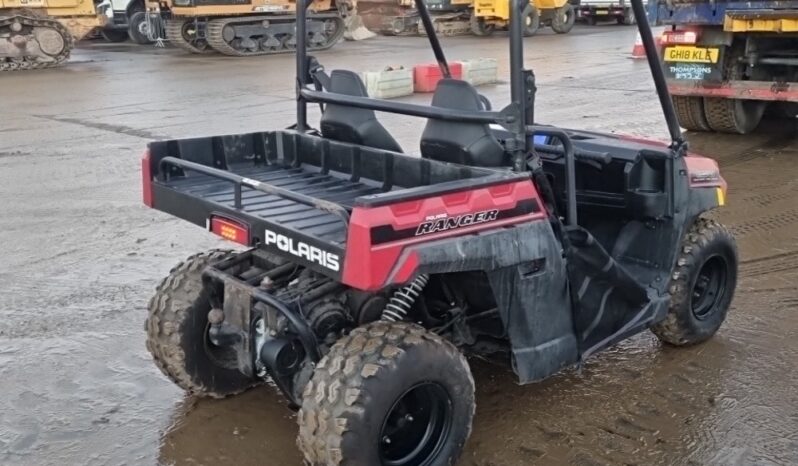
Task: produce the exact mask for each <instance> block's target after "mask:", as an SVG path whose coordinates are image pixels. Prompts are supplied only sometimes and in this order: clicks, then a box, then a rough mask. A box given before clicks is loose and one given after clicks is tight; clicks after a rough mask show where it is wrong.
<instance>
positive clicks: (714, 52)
mask: <svg viewBox="0 0 798 466" xmlns="http://www.w3.org/2000/svg"><path fill="white" fill-rule="evenodd" d="M718 57H720V49H718V48H717V47H692V46H684V45H678V46H676V47H666V48H665V61H666V62H680V63H717V62H718Z"/></svg>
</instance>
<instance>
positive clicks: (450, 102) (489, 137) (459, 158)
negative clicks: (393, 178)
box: [421, 79, 509, 167]
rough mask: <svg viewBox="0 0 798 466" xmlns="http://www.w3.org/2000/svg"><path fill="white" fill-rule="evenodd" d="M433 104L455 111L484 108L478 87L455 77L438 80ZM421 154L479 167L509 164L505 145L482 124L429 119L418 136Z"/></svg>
mask: <svg viewBox="0 0 798 466" xmlns="http://www.w3.org/2000/svg"><path fill="white" fill-rule="evenodd" d="M432 105H433V106H434V107H443V108H451V109H456V110H482V109H483V107H482V101H481V100H480V98H479V93H477V90H476V89H474V87H473V86H471V85H470V84H468V83H467V82H465V81H461V80H458V79H442V80H440V81H438V87H437V89H436V90H435V94H434V95H433V96H432ZM421 156H422V157H425V158H429V159H435V160H440V161H443V162H453V163H459V164H462V165H472V166H480V167H499V166H503V165H508V164H509V157H508V156H507V155H506V154H505V151H504V147H502V145H501V143H500V142H499V141H498V139H496V137H495V136H494V135H493V132H492V131H491V129H490V126H489V125H487V124H482V123H464V122H459V121H442V120H432V119H430V120H428V121H427V126H426V127H425V128H424V132H423V133H422V135H421Z"/></svg>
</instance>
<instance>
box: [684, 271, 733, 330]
mask: <svg viewBox="0 0 798 466" xmlns="http://www.w3.org/2000/svg"><path fill="white" fill-rule="evenodd" d="M727 279H728V264H727V263H726V260H725V259H723V257H721V256H712V257H710V258H709V259H707V260H706V261H705V262H704V265H702V266H701V269H700V270H699V271H698V276H696V280H695V283H693V290H692V296H691V303H690V304H691V307H692V311H693V315H694V316H695V317H696V319H699V320H704V319H707V318H708V317H709V316H711V315H712V314H713V313H715V311H716V310H717V309H718V303H719V302H721V301H722V299H723V296H724V295H725V294H726V281H727Z"/></svg>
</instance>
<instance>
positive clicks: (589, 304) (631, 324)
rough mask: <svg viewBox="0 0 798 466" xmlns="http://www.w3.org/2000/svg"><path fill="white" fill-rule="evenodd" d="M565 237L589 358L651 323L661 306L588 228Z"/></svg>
mask: <svg viewBox="0 0 798 466" xmlns="http://www.w3.org/2000/svg"><path fill="white" fill-rule="evenodd" d="M566 234H567V236H568V240H569V243H570V245H569V247H567V252H566V257H567V264H568V266H567V269H568V278H569V281H570V283H571V296H572V302H573V306H572V308H573V322H574V331H575V333H576V336H577V343H578V346H579V353H580V359H585V358H587V357H588V356H590V355H591V354H593V353H595V352H596V351H599V350H601V349H602V348H605V347H607V346H609V345H611V344H613V343H615V342H617V341H619V340H621V339H623V338H625V337H627V336H629V335H630V334H632V333H636V331H638V330H639V329H640V328H641V327H642V326H645V325H647V324H648V323H649V322H650V321H651V319H652V318H653V317H654V316H655V314H656V311H657V309H658V308H659V306H658V304H659V303H654V302H652V301H658V300H657V299H656V298H654V297H653V296H651V297H650V296H649V292H648V290H647V287H644V286H643V285H641V284H640V283H639V282H638V281H637V280H635V278H634V277H632V276H631V275H630V274H629V273H628V272H627V271H626V269H624V267H623V266H622V265H620V264H619V263H618V262H616V261H615V260H614V259H613V258H612V257H611V256H610V254H609V253H607V251H606V250H605V249H604V248H603V247H602V246H601V244H599V242H598V241H597V240H596V239H595V238H594V237H593V236H592V235H591V234H590V233H589V232H588V231H587V230H585V229H584V228H581V227H568V228H567V229H566ZM652 298H653V299H652Z"/></svg>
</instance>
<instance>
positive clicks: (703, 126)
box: [671, 95, 712, 131]
mask: <svg viewBox="0 0 798 466" xmlns="http://www.w3.org/2000/svg"><path fill="white" fill-rule="evenodd" d="M671 99H672V100H673V108H674V109H675V110H676V116H677V117H678V119H679V125H680V126H681V127H682V128H684V129H687V130H690V131H711V130H712V128H710V127H709V123H708V122H707V116H706V114H705V113H704V99H703V98H701V97H691V96H683V95H674V96H671Z"/></svg>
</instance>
